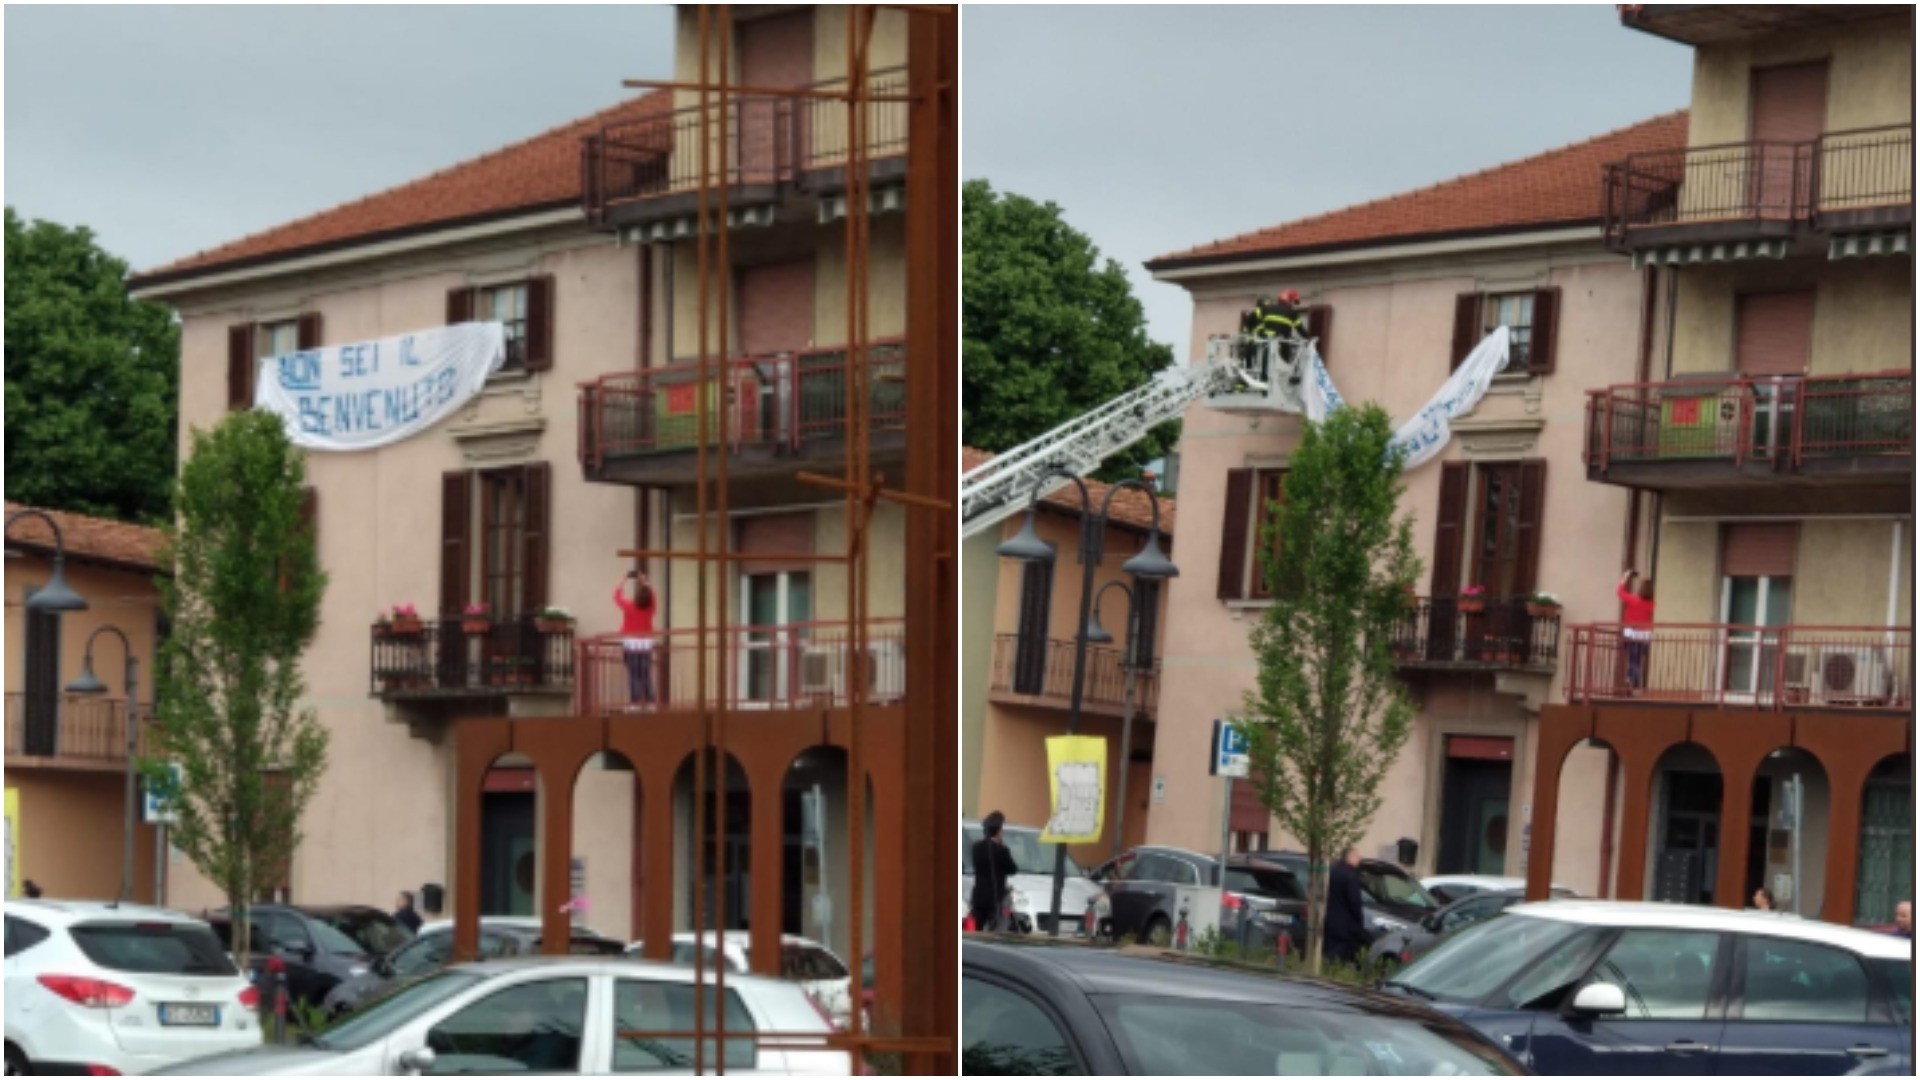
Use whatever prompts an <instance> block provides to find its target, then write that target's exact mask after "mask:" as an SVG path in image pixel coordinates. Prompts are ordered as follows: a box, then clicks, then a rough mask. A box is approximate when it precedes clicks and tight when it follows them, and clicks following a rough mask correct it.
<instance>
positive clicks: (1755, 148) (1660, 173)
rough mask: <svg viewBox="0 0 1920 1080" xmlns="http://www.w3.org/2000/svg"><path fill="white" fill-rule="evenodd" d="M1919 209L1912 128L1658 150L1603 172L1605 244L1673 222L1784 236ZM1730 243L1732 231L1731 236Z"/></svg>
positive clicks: (1621, 243)
mask: <svg viewBox="0 0 1920 1080" xmlns="http://www.w3.org/2000/svg"><path fill="white" fill-rule="evenodd" d="M1912 204H1913V126H1912V125H1911V124H1904V125H1895V126H1889V127H1880V128H1867V129H1861V130H1857V131H1839V132H1830V133H1828V134H1826V135H1822V136H1821V137H1820V138H1818V139H1815V140H1813V141H1811V142H1797V143H1785V142H1740V143H1724V144H1721V145H1717V146H1696V147H1688V148H1686V149H1681V150H1653V151H1648V152H1645V153H1640V154H1631V155H1628V156H1627V157H1626V158H1625V159H1624V160H1622V161H1619V162H1615V163H1613V164H1611V165H1608V166H1607V167H1606V172H1605V205H1604V207H1603V217H1604V224H1605V228H1606V239H1607V243H1608V244H1609V245H1610V246H1611V247H1613V248H1614V249H1616V250H1619V249H1622V248H1625V247H1628V246H1630V245H1629V244H1628V237H1629V234H1630V233H1632V232H1633V231H1635V230H1640V229H1660V228H1665V227H1670V226H1715V225H1723V226H1732V227H1734V228H1735V229H1736V230H1740V229H1742V228H1745V229H1747V231H1751V232H1754V233H1756V234H1758V233H1761V232H1765V233H1768V234H1770V235H1772V234H1777V235H1786V234H1788V233H1791V232H1792V231H1793V230H1794V228H1795V227H1796V226H1798V225H1815V226H1821V225H1827V224H1834V223H1836V222H1835V221H1834V220H1831V219H1834V218H1835V217H1836V216H1838V218H1839V219H1840V220H1842V221H1843V220H1845V219H1846V218H1847V217H1848V216H1860V214H1861V212H1871V211H1878V210H1887V209H1892V208H1898V207H1905V208H1907V209H1906V213H1907V214H1908V216H1909V219H1910V215H1911V207H1912ZM1728 235H1729V238H1733V237H1734V234H1731V233H1730V234H1728Z"/></svg>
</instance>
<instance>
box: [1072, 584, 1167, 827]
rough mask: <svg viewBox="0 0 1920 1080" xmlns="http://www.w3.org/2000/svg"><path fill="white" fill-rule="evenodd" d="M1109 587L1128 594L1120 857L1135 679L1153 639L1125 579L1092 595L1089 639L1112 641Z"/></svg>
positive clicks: (1118, 801)
mask: <svg viewBox="0 0 1920 1080" xmlns="http://www.w3.org/2000/svg"><path fill="white" fill-rule="evenodd" d="M1108 589H1119V590H1120V593H1121V595H1123V596H1125V597H1126V598H1127V629H1126V635H1127V638H1126V643H1125V644H1124V645H1123V646H1121V652H1120V671H1121V684H1120V685H1121V687H1122V690H1121V698H1120V770H1119V771H1120V780H1119V785H1120V786H1119V790H1118V791H1117V792H1116V793H1115V798H1114V801H1113V857H1114V858H1116V859H1117V858H1119V857H1120V851H1121V849H1122V848H1124V847H1125V846H1126V842H1127V841H1126V836H1127V773H1128V772H1129V771H1131V770H1130V766H1131V765H1132V762H1133V686H1134V679H1135V678H1136V677H1138V675H1139V674H1140V664H1141V659H1142V658H1141V656H1140V655H1139V654H1140V652H1141V650H1142V649H1143V648H1144V649H1145V650H1146V651H1148V652H1151V651H1152V648H1153V644H1152V642H1142V641H1141V640H1140V615H1141V611H1140V606H1139V595H1137V594H1136V593H1135V592H1134V591H1133V590H1132V589H1129V588H1128V587H1127V584H1126V582H1124V581H1118V580H1115V581H1109V582H1107V583H1106V584H1105V585H1102V586H1101V587H1100V592H1099V593H1098V594H1096V595H1095V596H1094V598H1093V622H1092V623H1091V624H1090V625H1089V626H1088V627H1087V640H1088V641H1091V642H1094V643H1096V644H1101V645H1105V644H1108V643H1110V642H1112V641H1113V635H1112V634H1110V633H1108V632H1107V628H1106V627H1104V626H1102V625H1100V601H1101V600H1102V599H1103V598H1105V597H1106V595H1107V590H1108Z"/></svg>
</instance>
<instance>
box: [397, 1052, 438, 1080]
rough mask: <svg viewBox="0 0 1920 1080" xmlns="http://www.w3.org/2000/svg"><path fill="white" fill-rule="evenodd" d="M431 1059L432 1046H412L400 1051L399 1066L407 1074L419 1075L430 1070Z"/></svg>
mask: <svg viewBox="0 0 1920 1080" xmlns="http://www.w3.org/2000/svg"><path fill="white" fill-rule="evenodd" d="M433 1061H434V1053H433V1048H432V1047H428V1046H418V1047H415V1048H413V1049H412V1050H407V1051H404V1052H403V1053H401V1055H400V1068H401V1069H402V1070H403V1071H404V1072H405V1073H406V1074H407V1075H408V1076H419V1075H421V1074H423V1073H426V1072H428V1071H430V1070H432V1068H433Z"/></svg>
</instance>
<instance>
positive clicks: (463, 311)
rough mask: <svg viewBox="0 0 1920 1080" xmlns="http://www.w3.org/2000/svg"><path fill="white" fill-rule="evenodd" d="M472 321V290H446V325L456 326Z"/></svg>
mask: <svg viewBox="0 0 1920 1080" xmlns="http://www.w3.org/2000/svg"><path fill="white" fill-rule="evenodd" d="M472 321H473V290H472V289H448V290H447V325H448V326H457V325H459V324H460V323H463V322H472Z"/></svg>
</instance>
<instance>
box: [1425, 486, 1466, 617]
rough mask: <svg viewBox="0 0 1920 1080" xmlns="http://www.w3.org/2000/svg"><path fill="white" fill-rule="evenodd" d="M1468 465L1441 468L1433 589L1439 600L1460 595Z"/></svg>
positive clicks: (1434, 531)
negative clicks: (1462, 534)
mask: <svg viewBox="0 0 1920 1080" xmlns="http://www.w3.org/2000/svg"><path fill="white" fill-rule="evenodd" d="M1467 468H1468V466H1467V463H1466V462H1464V461H1448V462H1443V463H1442V464H1441V466H1440V506H1439V509H1438V511H1437V512H1436V514H1435V516H1434V523H1433V574H1432V578H1431V586H1430V587H1431V590H1432V593H1433V595H1434V596H1436V597H1443V596H1445V597H1452V596H1458V595H1459V594H1460V558H1461V533H1462V532H1463V530H1464V528H1465V525H1466V519H1467V479H1468V473H1467Z"/></svg>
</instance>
